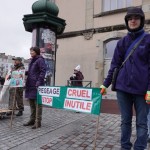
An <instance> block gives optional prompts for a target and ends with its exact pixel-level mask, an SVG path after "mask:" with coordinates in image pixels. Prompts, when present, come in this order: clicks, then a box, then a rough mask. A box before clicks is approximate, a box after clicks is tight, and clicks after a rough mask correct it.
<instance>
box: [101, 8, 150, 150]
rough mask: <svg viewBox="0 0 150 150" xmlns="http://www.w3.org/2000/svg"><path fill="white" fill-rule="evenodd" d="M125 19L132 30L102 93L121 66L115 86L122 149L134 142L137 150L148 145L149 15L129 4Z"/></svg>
mask: <svg viewBox="0 0 150 150" xmlns="http://www.w3.org/2000/svg"><path fill="white" fill-rule="evenodd" d="M124 20H125V24H126V28H127V30H128V33H127V35H126V36H124V37H123V38H121V39H120V40H119V41H118V43H117V45H116V48H115V51H114V55H113V58H112V62H111V65H110V69H109V71H108V75H107V77H106V78H105V80H104V82H103V84H102V85H101V86H100V93H101V94H102V95H103V94H104V93H106V89H107V88H108V87H109V86H110V85H111V83H112V79H113V73H114V72H115V70H116V68H118V69H119V72H118V75H117V78H116V82H115V89H116V92H117V101H118V105H119V109H120V112H121V140H120V141H121V150H130V149H132V146H133V149H134V150H144V149H146V147H147V133H148V127H147V115H148V109H149V106H148V103H149V102H150V34H148V33H145V31H144V21H145V15H144V12H143V10H142V9H141V8H139V7H131V8H129V9H128V10H127V13H126V15H125V18H124ZM133 50H134V51H133ZM131 52H134V53H132V54H131ZM128 56H129V57H128ZM125 60H126V61H125ZM124 61H125V63H124V64H123V62H124ZM122 64H123V65H122ZM133 108H134V110H135V114H136V140H135V142H134V143H131V140H130V139H131V135H132V116H133Z"/></svg>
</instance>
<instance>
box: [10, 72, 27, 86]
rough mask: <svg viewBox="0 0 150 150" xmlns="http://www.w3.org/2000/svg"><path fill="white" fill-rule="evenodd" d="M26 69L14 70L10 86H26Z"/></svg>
mask: <svg viewBox="0 0 150 150" xmlns="http://www.w3.org/2000/svg"><path fill="white" fill-rule="evenodd" d="M24 79H25V70H16V71H12V73H11V79H10V87H24V83H25V82H24Z"/></svg>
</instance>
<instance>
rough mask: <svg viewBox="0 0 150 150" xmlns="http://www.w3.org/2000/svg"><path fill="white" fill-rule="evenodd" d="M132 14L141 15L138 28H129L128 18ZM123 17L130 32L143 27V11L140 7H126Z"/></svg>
mask: <svg viewBox="0 0 150 150" xmlns="http://www.w3.org/2000/svg"><path fill="white" fill-rule="evenodd" d="M133 15H134V16H140V17H141V24H140V27H139V28H138V29H130V28H129V26H128V18H129V17H131V16H133ZM124 19H125V23H126V27H127V29H128V31H130V32H136V31H139V30H141V29H143V27H144V22H145V15H144V12H143V10H142V9H141V8H137V7H130V8H128V10H127V14H126V16H125V18H124Z"/></svg>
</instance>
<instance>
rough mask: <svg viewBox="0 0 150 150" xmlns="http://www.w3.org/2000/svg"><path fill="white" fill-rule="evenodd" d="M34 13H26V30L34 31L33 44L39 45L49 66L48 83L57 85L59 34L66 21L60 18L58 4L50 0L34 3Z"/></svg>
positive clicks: (24, 21)
mask: <svg viewBox="0 0 150 150" xmlns="http://www.w3.org/2000/svg"><path fill="white" fill-rule="evenodd" d="M32 12H33V14H28V15H24V18H23V23H24V27H25V30H26V31H28V32H32V46H38V47H39V48H40V50H41V55H42V56H43V57H44V58H45V63H46V66H47V71H46V85H51V86H53V85H55V70H56V43H57V35H60V34H62V33H63V31H64V29H65V26H66V23H65V20H64V19H61V18H58V17H57V16H58V12H59V9H58V7H57V5H56V4H55V3H53V2H50V1H49V0H38V1H36V2H35V3H33V5H32Z"/></svg>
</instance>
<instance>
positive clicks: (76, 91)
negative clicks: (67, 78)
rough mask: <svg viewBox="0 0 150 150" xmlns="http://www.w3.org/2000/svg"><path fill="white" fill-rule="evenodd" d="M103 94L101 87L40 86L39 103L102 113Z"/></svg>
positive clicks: (97, 113)
mask: <svg viewBox="0 0 150 150" xmlns="http://www.w3.org/2000/svg"><path fill="white" fill-rule="evenodd" d="M101 102H102V95H101V94H100V89H99V88H79V87H66V86H53V87H52V86H39V87H38V94H37V103H38V104H42V105H46V106H50V107H54V108H58V109H66V110H72V111H78V112H83V113H89V114H95V115H99V114H100V106H101Z"/></svg>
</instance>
